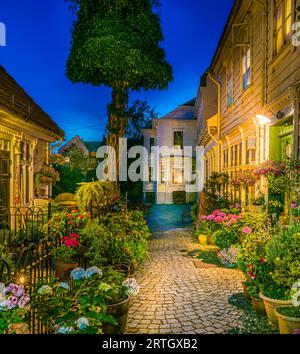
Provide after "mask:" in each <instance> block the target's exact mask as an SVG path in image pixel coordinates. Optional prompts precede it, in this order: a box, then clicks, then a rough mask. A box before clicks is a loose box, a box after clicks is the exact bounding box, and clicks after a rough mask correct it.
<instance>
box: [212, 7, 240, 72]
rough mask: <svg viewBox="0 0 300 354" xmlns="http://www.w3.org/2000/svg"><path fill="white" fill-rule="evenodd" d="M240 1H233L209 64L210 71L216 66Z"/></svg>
mask: <svg viewBox="0 0 300 354" xmlns="http://www.w3.org/2000/svg"><path fill="white" fill-rule="evenodd" d="M242 1H243V0H234V4H233V6H232V8H231V11H230V14H229V16H228V19H227V22H226V25H225V27H224V30H223V33H222V36H221V38H220V40H219V43H218V46H217V49H216V51H215V54H214V57H213V59H212V62H211V65H210V68H211V69H212V68H213V67H214V65H215V64H216V62H217V60H218V58H219V55H220V53H221V50H222V46H223V44H224V42H225V40H226V38H227V35H228V34H229V33H230V30H231V22H232V21H233V20H234V18H235V16H236V14H237V13H238V11H239V9H240V6H241V3H242Z"/></svg>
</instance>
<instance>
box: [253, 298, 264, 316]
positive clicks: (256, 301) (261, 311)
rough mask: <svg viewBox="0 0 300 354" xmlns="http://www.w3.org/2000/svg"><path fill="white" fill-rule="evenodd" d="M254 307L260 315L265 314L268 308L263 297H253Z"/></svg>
mask: <svg viewBox="0 0 300 354" xmlns="http://www.w3.org/2000/svg"><path fill="white" fill-rule="evenodd" d="M252 307H253V310H254V311H255V312H256V313H257V314H259V315H265V314H266V309H265V305H264V302H263V301H262V300H261V299H255V298H252Z"/></svg>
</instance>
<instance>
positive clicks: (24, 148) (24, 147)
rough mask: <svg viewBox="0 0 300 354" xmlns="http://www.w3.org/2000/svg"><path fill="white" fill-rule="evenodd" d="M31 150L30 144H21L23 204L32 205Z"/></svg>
mask: <svg viewBox="0 0 300 354" xmlns="http://www.w3.org/2000/svg"><path fill="white" fill-rule="evenodd" d="M31 160H32V159H31V148H30V144H29V143H25V142H21V143H20V195H21V203H22V204H23V203H24V204H29V203H30V176H31V173H30V169H31Z"/></svg>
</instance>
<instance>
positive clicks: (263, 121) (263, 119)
mask: <svg viewBox="0 0 300 354" xmlns="http://www.w3.org/2000/svg"><path fill="white" fill-rule="evenodd" d="M256 118H257V119H258V120H259V124H261V125H264V124H267V123H271V119H270V118H268V117H266V116H263V115H262V114H258V115H257V116H256Z"/></svg>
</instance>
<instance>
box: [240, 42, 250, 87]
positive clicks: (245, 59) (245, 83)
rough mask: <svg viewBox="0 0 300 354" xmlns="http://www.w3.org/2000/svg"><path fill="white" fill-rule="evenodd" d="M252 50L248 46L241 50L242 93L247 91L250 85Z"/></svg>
mask: <svg viewBox="0 0 300 354" xmlns="http://www.w3.org/2000/svg"><path fill="white" fill-rule="evenodd" d="M251 75H252V49H251V46H250V45H247V46H246V49H243V50H242V85H241V86H242V92H245V91H247V90H248V88H250V87H251V84H252V77H251Z"/></svg>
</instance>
